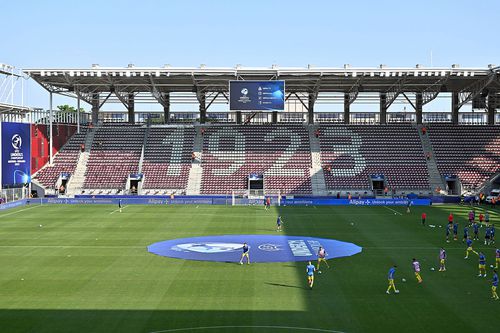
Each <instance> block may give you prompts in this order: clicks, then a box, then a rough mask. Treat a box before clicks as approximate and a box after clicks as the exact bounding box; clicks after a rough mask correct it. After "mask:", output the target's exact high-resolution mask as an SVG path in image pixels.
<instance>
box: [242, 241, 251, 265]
mask: <svg viewBox="0 0 500 333" xmlns="http://www.w3.org/2000/svg"><path fill="white" fill-rule="evenodd" d="M242 250H243V253H242V254H241V259H240V265H243V258H247V265H250V248H249V247H248V244H247V243H243V247H242Z"/></svg>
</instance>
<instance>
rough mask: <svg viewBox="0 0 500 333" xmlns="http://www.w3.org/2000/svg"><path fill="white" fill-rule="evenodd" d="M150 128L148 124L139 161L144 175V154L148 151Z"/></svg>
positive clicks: (140, 169)
mask: <svg viewBox="0 0 500 333" xmlns="http://www.w3.org/2000/svg"><path fill="white" fill-rule="evenodd" d="M150 128H151V127H150V126H149V124H148V126H147V127H146V131H145V132H144V141H143V142H142V150H141V159H140V160H139V173H142V164H143V162H144V152H145V150H146V145H147V144H148V138H149V132H150ZM141 183H142V182H141ZM141 185H142V184H141Z"/></svg>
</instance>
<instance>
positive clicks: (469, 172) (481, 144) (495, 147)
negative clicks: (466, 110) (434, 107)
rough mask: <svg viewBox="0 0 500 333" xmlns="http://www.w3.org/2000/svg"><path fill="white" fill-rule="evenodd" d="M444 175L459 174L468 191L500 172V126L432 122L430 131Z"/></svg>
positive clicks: (439, 167) (435, 152) (439, 165)
mask: <svg viewBox="0 0 500 333" xmlns="http://www.w3.org/2000/svg"><path fill="white" fill-rule="evenodd" d="M427 133H428V135H429V138H430V140H431V143H432V146H433V150H434V155H435V158H436V162H437V166H438V169H439V172H440V173H441V175H456V176H458V177H459V179H460V181H461V183H462V186H463V187H464V188H465V189H467V190H473V189H474V188H477V187H479V186H480V185H482V184H483V183H484V182H485V181H486V180H488V179H489V178H490V177H492V176H493V175H494V174H495V173H497V172H500V127H499V126H472V125H468V126H467V125H452V124H432V125H429V126H428V131H427Z"/></svg>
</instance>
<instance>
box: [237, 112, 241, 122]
mask: <svg viewBox="0 0 500 333" xmlns="http://www.w3.org/2000/svg"><path fill="white" fill-rule="evenodd" d="M236 123H237V124H241V111H236Z"/></svg>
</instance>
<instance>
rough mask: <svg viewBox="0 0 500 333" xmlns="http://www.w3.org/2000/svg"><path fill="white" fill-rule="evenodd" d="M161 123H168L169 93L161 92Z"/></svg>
mask: <svg viewBox="0 0 500 333" xmlns="http://www.w3.org/2000/svg"><path fill="white" fill-rule="evenodd" d="M163 101H164V103H163V123H164V124H168V123H169V122H170V93H164V94H163Z"/></svg>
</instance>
